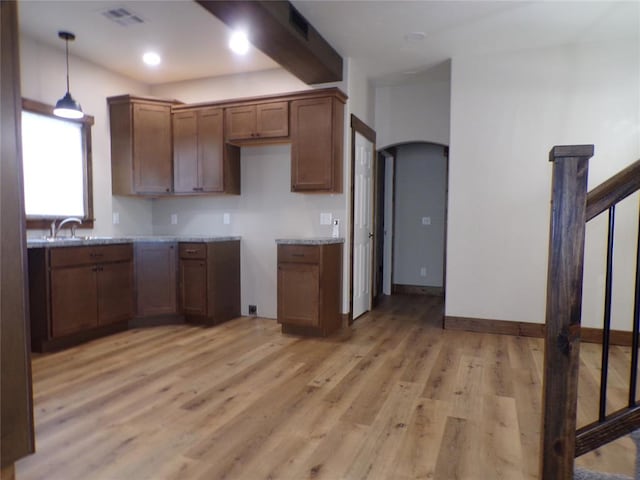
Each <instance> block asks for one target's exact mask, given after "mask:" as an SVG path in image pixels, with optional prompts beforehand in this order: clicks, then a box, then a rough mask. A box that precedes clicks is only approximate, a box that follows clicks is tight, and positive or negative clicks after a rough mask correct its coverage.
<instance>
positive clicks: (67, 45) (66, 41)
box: [64, 38, 69, 93]
mask: <svg viewBox="0 0 640 480" xmlns="http://www.w3.org/2000/svg"><path fill="white" fill-rule="evenodd" d="M64 44H65V46H66V51H67V55H66V56H67V93H69V39H68V38H66V39H65V41H64Z"/></svg>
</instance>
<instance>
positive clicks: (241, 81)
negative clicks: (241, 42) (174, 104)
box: [150, 68, 310, 103]
mask: <svg viewBox="0 0 640 480" xmlns="http://www.w3.org/2000/svg"><path fill="white" fill-rule="evenodd" d="M150 88H151V94H152V95H153V96H154V97H159V98H175V99H176V100H180V101H181V102H184V103H199V102H218V101H223V100H231V99H234V98H243V97H251V96H258V95H275V94H278V93H288V92H296V91H299V90H308V89H309V88H310V87H309V85H307V84H306V83H304V82H302V81H301V80H299V79H298V78H297V77H295V76H293V75H292V74H290V73H289V72H287V71H286V70H284V69H283V68H274V69H272V70H263V71H261V72H250V73H243V74H237V75H225V76H222V77H210V78H200V79H197V80H187V81H184V82H174V83H166V84H161V85H152V86H151V87H150Z"/></svg>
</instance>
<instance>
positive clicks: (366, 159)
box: [353, 132, 373, 319]
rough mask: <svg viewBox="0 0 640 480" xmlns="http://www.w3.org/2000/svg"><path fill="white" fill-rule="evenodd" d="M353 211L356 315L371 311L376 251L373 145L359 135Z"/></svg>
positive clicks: (357, 137)
mask: <svg viewBox="0 0 640 480" xmlns="http://www.w3.org/2000/svg"><path fill="white" fill-rule="evenodd" d="M355 157H356V158H355V170H354V172H353V175H354V192H353V195H354V212H353V318H354V319H355V318H357V317H359V316H360V315H362V314H363V313H365V312H367V311H369V310H371V255H372V250H373V248H372V247H373V241H372V237H373V219H372V206H373V174H372V170H373V144H372V143H371V142H370V141H369V140H367V139H366V138H365V137H363V136H362V135H360V134H359V133H357V132H356V135H355Z"/></svg>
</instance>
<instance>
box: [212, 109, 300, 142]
mask: <svg viewBox="0 0 640 480" xmlns="http://www.w3.org/2000/svg"><path fill="white" fill-rule="evenodd" d="M224 115H225V130H226V132H225V138H226V139H227V140H229V141H233V140H260V139H266V138H279V137H287V136H288V135H289V103H288V102H286V101H285V102H268V103H257V104H252V105H240V106H236V107H228V108H225V114H224Z"/></svg>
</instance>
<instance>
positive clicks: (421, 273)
mask: <svg viewBox="0 0 640 480" xmlns="http://www.w3.org/2000/svg"><path fill="white" fill-rule="evenodd" d="M420 276H421V277H426V276H427V267H421V268H420Z"/></svg>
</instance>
